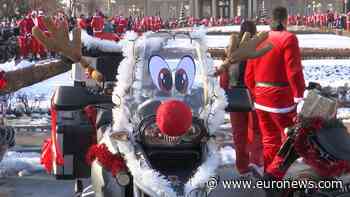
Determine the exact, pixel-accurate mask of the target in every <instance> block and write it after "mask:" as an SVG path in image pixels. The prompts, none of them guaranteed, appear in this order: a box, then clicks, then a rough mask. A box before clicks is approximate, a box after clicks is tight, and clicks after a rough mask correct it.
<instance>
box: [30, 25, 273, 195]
mask: <svg viewBox="0 0 350 197" xmlns="http://www.w3.org/2000/svg"><path fill="white" fill-rule="evenodd" d="M45 23H46V26H47V27H48V29H49V31H50V32H52V33H53V34H52V35H51V36H50V37H46V36H45V35H44V34H43V32H41V31H40V30H39V29H37V28H34V30H33V34H34V35H35V36H36V37H37V38H38V40H40V41H41V42H42V43H43V44H44V45H45V46H46V47H47V48H49V49H51V50H53V51H56V52H61V53H62V54H63V55H64V56H65V57H68V58H69V59H70V60H71V61H73V62H76V65H75V66H74V68H73V75H74V82H75V83H74V84H75V85H74V87H67V86H66V87H59V88H58V89H57V90H56V91H55V93H54V96H53V98H52V108H51V117H52V124H51V127H52V131H51V138H50V139H48V140H46V141H45V143H44V145H43V152H42V163H43V165H44V166H45V168H46V169H47V171H48V172H50V173H52V174H54V175H55V176H56V178H57V179H65V180H67V179H75V180H77V181H76V183H77V185H76V186H77V190H76V191H77V193H81V192H82V182H81V179H83V178H90V177H91V182H92V189H93V193H94V195H95V196H98V197H108V196H135V197H138V196H174V197H175V196H207V195H209V194H210V195H213V196H225V195H227V196H230V195H231V194H230V193H229V192H227V191H224V190H223V189H222V190H220V189H215V188H216V187H214V188H213V187H208V184H207V183H208V182H210V181H211V180H212V179H213V177H227V179H229V178H232V177H233V176H234V175H233V172H234V169H233V166H230V167H229V168H228V169H227V168H223V167H222V162H221V154H220V152H219V151H220V149H219V145H218V143H217V140H216V136H217V132H218V131H219V130H220V125H221V124H222V122H223V121H224V114H225V107H226V106H227V101H226V98H225V95H224V92H223V90H222V89H221V88H220V87H219V85H218V82H217V80H216V78H215V77H212V76H213V75H214V74H216V73H218V72H220V71H221V70H222V68H219V69H218V70H216V71H215V70H214V67H213V60H212V58H211V57H210V55H209V54H208V53H207V46H206V44H205V37H206V36H205V35H206V32H205V30H204V29H199V30H198V31H194V32H192V33H190V34H174V33H171V32H163V33H161V32H159V33H145V34H144V35H142V36H138V35H137V34H135V33H132V32H130V33H128V34H127V35H126V36H125V39H124V40H121V41H120V42H119V43H118V44H116V43H113V44H112V43H110V42H108V41H98V40H97V39H96V38H92V37H89V36H87V35H86V33H84V32H81V33H80V31H79V30H76V31H75V32H74V33H73V34H74V37H73V41H70V40H69V39H68V37H67V32H68V31H66V30H65V29H64V27H62V28H57V27H55V26H54V25H52V24H51V23H52V22H51V21H50V20H49V19H46V20H45ZM248 37H249V36H246V38H248ZM266 37H267V34H260V35H259V36H258V37H254V39H252V40H249V39H246V40H245V41H244V42H242V43H243V44H242V45H241V48H240V50H237V53H236V54H235V55H234V56H232V58H231V59H228V60H227V62H226V64H224V65H229V63H235V62H237V61H241V60H243V59H248V58H252V57H257V56H259V55H262V54H264V53H265V52H266V51H268V50H269V49H270V47H271V46H267V47H266V48H263V49H262V50H259V51H256V50H255V48H256V46H257V45H258V44H259V43H261V42H262V41H263V40H264V39H266ZM62 40H63V41H62ZM81 43H83V45H84V49H85V50H87V51H88V54H90V55H86V53H85V54H84V50H83V53H82V52H81V48H80V46H81ZM91 51H94V52H93V53H91ZM99 51H104V52H102V53H100V52H99ZM96 54H97V55H96ZM87 56H90V57H87ZM82 68H85V69H82ZM84 71H86V73H87V75H86V74H84ZM115 76H116V77H115ZM91 78H92V79H96V81H97V82H96V81H93V80H91ZM232 153H233V152H232ZM231 175H232V176H231ZM215 180H216V179H215ZM216 184H218V182H216ZM214 189H215V190H214ZM243 192H246V191H243ZM248 192H249V191H248ZM259 192H260V195H261V193H263V191H259ZM259 192H256V191H254V192H250V194H249V196H252V195H253V196H254V195H257V196H258V195H259Z"/></svg>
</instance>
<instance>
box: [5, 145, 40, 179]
mask: <svg viewBox="0 0 350 197" xmlns="http://www.w3.org/2000/svg"><path fill="white" fill-rule="evenodd" d="M42 170H44V168H43V167H42V166H41V164H40V154H39V153H33V152H28V153H19V152H13V151H9V152H7V153H6V154H5V156H4V159H3V160H2V161H1V162H0V178H2V177H8V176H16V175H19V176H24V175H29V174H31V173H33V172H38V171H42Z"/></svg>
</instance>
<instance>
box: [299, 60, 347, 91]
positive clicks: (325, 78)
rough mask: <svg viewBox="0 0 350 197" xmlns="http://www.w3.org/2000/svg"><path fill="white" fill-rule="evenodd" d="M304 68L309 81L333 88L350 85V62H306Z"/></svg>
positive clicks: (306, 78)
mask: <svg viewBox="0 0 350 197" xmlns="http://www.w3.org/2000/svg"><path fill="white" fill-rule="evenodd" d="M303 66H304V76H305V80H307V81H314V82H318V83H320V84H321V85H322V86H331V87H340V86H344V85H345V84H349V83H350V60H304V61H303Z"/></svg>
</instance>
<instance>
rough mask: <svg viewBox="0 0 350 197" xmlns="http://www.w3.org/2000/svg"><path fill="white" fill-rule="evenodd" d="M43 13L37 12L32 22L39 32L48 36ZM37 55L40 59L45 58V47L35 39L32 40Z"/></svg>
mask: <svg viewBox="0 0 350 197" xmlns="http://www.w3.org/2000/svg"><path fill="white" fill-rule="evenodd" d="M44 18H45V15H44V12H43V11H42V10H39V12H38V16H37V17H36V19H35V20H34V23H35V26H37V27H39V29H40V30H42V31H43V32H44V33H45V34H46V35H47V36H49V35H48V34H49V32H48V30H47V27H46V26H45V24H44ZM34 40H35V41H34V42H35V44H36V47H37V50H38V53H39V55H40V58H43V57H46V56H47V51H46V49H45V47H44V46H43V45H42V44H40V43H39V42H38V41H37V40H36V39H34Z"/></svg>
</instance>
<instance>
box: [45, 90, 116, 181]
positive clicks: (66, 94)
mask: <svg viewBox="0 0 350 197" xmlns="http://www.w3.org/2000/svg"><path fill="white" fill-rule="evenodd" d="M101 103H112V101H111V97H110V96H109V97H108V96H102V95H93V94H90V93H89V92H88V91H87V90H86V89H84V88H80V87H79V88H78V87H59V88H58V89H57V90H56V92H55V95H54V97H53V100H52V108H51V113H52V116H51V118H52V123H51V125H52V129H51V139H52V143H53V145H52V150H53V151H52V152H53V174H54V175H55V176H56V178H57V179H65V180H71V179H77V178H89V177H90V175H91V172H90V166H89V165H88V164H87V163H86V159H85V158H86V154H87V152H88V150H89V148H90V147H91V145H93V144H94V143H96V115H97V111H96V105H98V104H101ZM88 106H89V107H88ZM55 142H56V145H55ZM57 149H58V150H57ZM57 152H59V153H62V154H61V155H62V157H63V161H64V165H58V164H57V163H59V162H57V159H56V158H59V156H57Z"/></svg>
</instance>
